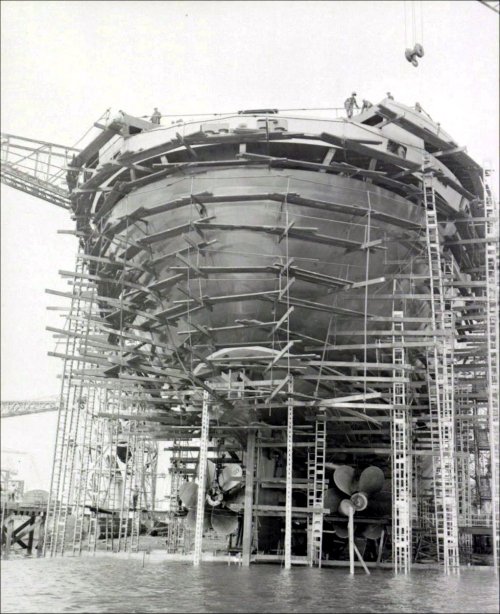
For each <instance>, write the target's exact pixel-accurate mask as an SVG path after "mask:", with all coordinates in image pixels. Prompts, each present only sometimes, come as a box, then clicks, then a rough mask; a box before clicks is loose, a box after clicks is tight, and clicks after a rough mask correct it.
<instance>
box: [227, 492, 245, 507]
mask: <svg viewBox="0 0 500 614" xmlns="http://www.w3.org/2000/svg"><path fill="white" fill-rule="evenodd" d="M224 504H225V506H226V507H227V508H228V509H230V510H231V511H232V512H239V511H240V510H241V508H242V507H243V505H244V504H245V489H244V488H242V489H240V490H237V491H236V492H235V493H231V495H228V497H227V499H225V501H224Z"/></svg>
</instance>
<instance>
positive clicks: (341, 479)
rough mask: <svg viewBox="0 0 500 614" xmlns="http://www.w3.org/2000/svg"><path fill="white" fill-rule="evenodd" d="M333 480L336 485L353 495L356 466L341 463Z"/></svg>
mask: <svg viewBox="0 0 500 614" xmlns="http://www.w3.org/2000/svg"><path fill="white" fill-rule="evenodd" d="M333 481H334V482H335V486H337V488H339V489H340V490H341V491H342V492H343V493H345V494H346V495H352V493H353V492H354V490H355V488H354V467H350V466H349V465H341V466H340V467H338V468H337V469H335V473H334V474H333Z"/></svg>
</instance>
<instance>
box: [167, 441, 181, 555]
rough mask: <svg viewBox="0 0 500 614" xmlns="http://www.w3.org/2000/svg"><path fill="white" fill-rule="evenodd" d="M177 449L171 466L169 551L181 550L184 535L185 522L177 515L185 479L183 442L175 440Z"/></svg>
mask: <svg viewBox="0 0 500 614" xmlns="http://www.w3.org/2000/svg"><path fill="white" fill-rule="evenodd" d="M174 445H175V446H176V449H175V450H174V452H173V453H172V459H171V467H170V493H169V514H170V523H169V525H168V528H169V530H168V538H167V550H168V552H172V553H177V552H179V549H180V546H181V543H182V541H183V537H184V524H183V522H182V519H181V518H180V517H179V516H178V515H177V514H178V512H179V488H180V486H181V483H182V481H183V474H182V472H181V463H182V459H183V453H182V450H181V447H182V444H181V443H180V442H179V443H177V442H176V441H174Z"/></svg>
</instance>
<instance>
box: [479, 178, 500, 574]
mask: <svg viewBox="0 0 500 614" xmlns="http://www.w3.org/2000/svg"><path fill="white" fill-rule="evenodd" d="M491 172H492V171H491V170H490V169H486V168H485V169H484V171H483V187H484V217H485V220H486V221H485V239H486V242H485V262H484V264H485V274H486V340H487V349H488V357H487V361H486V362H487V382H488V426H489V441H490V470H491V478H490V479H491V524H492V532H493V533H492V534H493V565H494V568H495V572H496V573H497V574H498V555H499V552H498V549H499V548H498V547H499V543H498V542H499V535H498V518H497V514H498V509H499V501H498V481H497V480H498V472H499V466H498V463H499V458H498V445H499V365H500V339H499V293H500V288H499V246H498V242H499V240H500V226H499V217H500V210H499V206H498V202H496V201H495V198H494V195H493V191H492V186H491Z"/></svg>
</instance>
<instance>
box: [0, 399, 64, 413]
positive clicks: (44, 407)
mask: <svg viewBox="0 0 500 614" xmlns="http://www.w3.org/2000/svg"><path fill="white" fill-rule="evenodd" d="M58 409H59V405H58V403H57V399H56V397H54V398H51V399H48V400H45V401H40V400H28V401H2V402H1V413H0V417H1V418H14V417H17V416H27V415H31V414H42V413H46V412H51V411H57V410H58Z"/></svg>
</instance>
